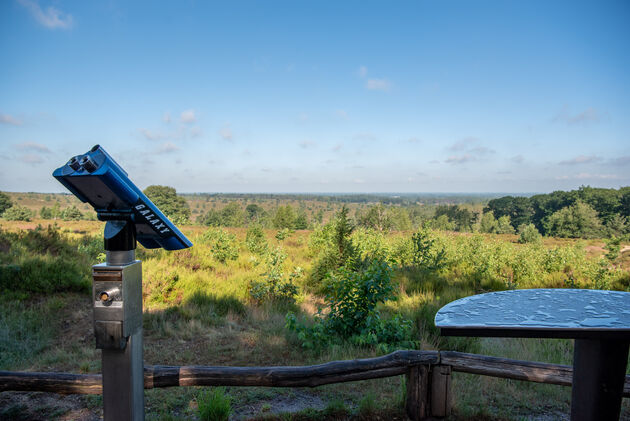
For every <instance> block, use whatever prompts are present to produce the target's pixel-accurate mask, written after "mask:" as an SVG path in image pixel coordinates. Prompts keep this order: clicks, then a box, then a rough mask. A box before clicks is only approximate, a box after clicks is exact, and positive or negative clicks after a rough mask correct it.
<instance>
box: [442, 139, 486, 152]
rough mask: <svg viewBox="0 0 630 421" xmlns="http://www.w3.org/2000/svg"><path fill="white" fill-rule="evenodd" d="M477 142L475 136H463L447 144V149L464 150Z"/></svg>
mask: <svg viewBox="0 0 630 421" xmlns="http://www.w3.org/2000/svg"><path fill="white" fill-rule="evenodd" d="M478 143H479V139H477V138H476V137H472V136H469V137H465V138H463V139H461V140H458V141H457V142H455V143H453V144H452V145H451V146H449V148H448V150H450V151H464V150H467V149H470V148H471V147H472V146H473V145H477V144H478Z"/></svg>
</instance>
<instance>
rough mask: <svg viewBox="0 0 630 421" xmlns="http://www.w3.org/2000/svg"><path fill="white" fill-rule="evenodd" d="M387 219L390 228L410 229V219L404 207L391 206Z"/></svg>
mask: <svg viewBox="0 0 630 421" xmlns="http://www.w3.org/2000/svg"><path fill="white" fill-rule="evenodd" d="M388 213H389V220H390V221H391V224H392V228H394V229H396V230H398V231H407V230H410V229H411V219H410V218H409V214H408V213H407V210H406V209H405V208H401V207H392V208H390V209H389V212H388Z"/></svg>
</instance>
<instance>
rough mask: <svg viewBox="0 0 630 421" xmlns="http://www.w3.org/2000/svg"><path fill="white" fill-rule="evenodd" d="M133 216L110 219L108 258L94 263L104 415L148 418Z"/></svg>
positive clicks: (132, 420) (130, 420) (111, 420)
mask: <svg viewBox="0 0 630 421" xmlns="http://www.w3.org/2000/svg"><path fill="white" fill-rule="evenodd" d="M135 248H136V238H135V227H134V226H133V223H132V222H130V221H108V222H107V224H106V225H105V250H106V255H107V259H106V263H104V264H99V265H95V266H93V267H92V277H93V299H94V335H95V336H96V348H98V349H101V350H102V373H103V413H104V418H105V421H142V420H144V362H143V359H142V263H141V262H140V261H139V260H135Z"/></svg>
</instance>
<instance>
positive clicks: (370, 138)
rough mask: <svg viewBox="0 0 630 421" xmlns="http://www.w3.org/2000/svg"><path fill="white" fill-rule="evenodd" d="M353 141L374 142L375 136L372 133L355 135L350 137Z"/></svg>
mask: <svg viewBox="0 0 630 421" xmlns="http://www.w3.org/2000/svg"><path fill="white" fill-rule="evenodd" d="M352 138H353V139H354V140H360V141H362V142H374V141H375V140H376V136H374V135H373V134H372V133H357V134H355V135H354V136H353V137H352Z"/></svg>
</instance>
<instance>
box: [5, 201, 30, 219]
mask: <svg viewBox="0 0 630 421" xmlns="http://www.w3.org/2000/svg"><path fill="white" fill-rule="evenodd" d="M2 217H3V218H4V219H6V220H7V221H30V220H31V218H32V217H33V213H32V212H31V211H30V210H29V209H28V208H25V207H24V206H19V205H13V206H11V207H10V208H9V209H7V210H5V211H4V213H3V214H2Z"/></svg>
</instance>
